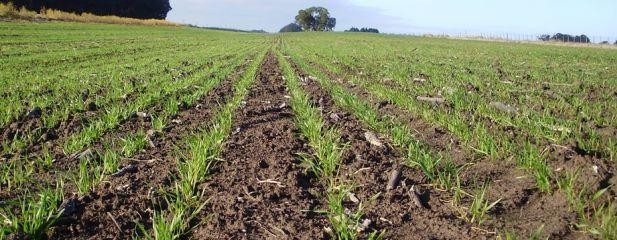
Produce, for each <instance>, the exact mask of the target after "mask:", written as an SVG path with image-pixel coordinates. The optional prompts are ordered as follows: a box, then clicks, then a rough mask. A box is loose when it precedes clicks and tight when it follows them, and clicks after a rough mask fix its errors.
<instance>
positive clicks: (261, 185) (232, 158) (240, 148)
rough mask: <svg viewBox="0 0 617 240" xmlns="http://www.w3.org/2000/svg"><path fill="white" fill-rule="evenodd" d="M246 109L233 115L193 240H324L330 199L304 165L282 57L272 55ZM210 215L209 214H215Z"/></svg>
mask: <svg viewBox="0 0 617 240" xmlns="http://www.w3.org/2000/svg"><path fill="white" fill-rule="evenodd" d="M246 99H247V100H246V104H245V105H244V106H243V107H242V108H241V110H240V111H239V112H237V113H236V115H235V116H234V118H235V119H234V123H233V129H234V131H233V133H232V136H230V139H229V140H228V141H227V142H226V143H225V150H224V152H223V154H222V159H223V162H221V163H220V164H218V165H217V166H216V167H215V169H214V170H213V173H212V175H213V177H212V179H211V180H210V181H208V182H207V183H205V184H204V186H203V187H204V188H205V189H206V196H211V199H210V201H209V203H208V205H206V208H205V210H204V211H203V212H204V215H203V216H202V217H201V219H202V221H203V224H202V225H201V226H200V227H199V228H197V229H195V230H194V231H193V232H192V237H191V238H193V239H268V238H270V239H271V238H275V239H282V238H301V239H320V238H324V237H325V235H324V234H325V233H324V231H323V227H325V226H326V225H325V224H326V220H325V218H324V216H321V215H318V214H316V213H315V212H314V211H315V210H319V209H320V208H322V206H323V202H322V201H321V199H319V197H318V196H319V194H322V193H323V192H324V190H323V188H321V187H320V186H319V185H318V184H317V181H316V178H315V177H313V176H310V175H308V174H307V173H306V172H305V168H304V167H303V166H301V165H300V160H299V157H298V156H297V155H296V154H297V153H300V152H307V150H308V149H307V148H308V147H307V146H306V142H305V141H302V140H301V139H299V138H298V135H299V132H298V129H297V128H296V126H295V125H294V121H293V120H294V119H293V112H292V110H291V108H290V107H289V99H288V98H287V97H286V88H285V86H284V80H283V79H282V73H281V71H280V70H279V68H278V64H277V60H276V56H275V55H274V54H273V53H269V54H268V56H267V57H266V60H265V61H264V63H263V64H262V66H261V70H260V72H259V74H258V76H257V79H256V83H255V85H254V87H253V88H252V89H251V91H250V92H249V94H248V95H247V98H246ZM210 214H211V215H210Z"/></svg>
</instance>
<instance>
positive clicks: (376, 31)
mask: <svg viewBox="0 0 617 240" xmlns="http://www.w3.org/2000/svg"><path fill="white" fill-rule="evenodd" d="M345 32H366V33H379V30H377V29H375V28H365V27H363V28H361V29H358V28H357V27H352V28H350V29H349V30H345Z"/></svg>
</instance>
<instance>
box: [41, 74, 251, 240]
mask: <svg viewBox="0 0 617 240" xmlns="http://www.w3.org/2000/svg"><path fill="white" fill-rule="evenodd" d="M241 69H243V68H241ZM242 72H243V70H239V71H237V72H236V73H235V74H233V75H232V76H230V77H228V78H226V79H225V80H224V81H222V83H221V84H220V85H218V86H217V87H215V88H214V89H213V90H211V91H210V92H208V93H207V95H206V96H204V97H202V98H201V99H199V100H198V101H197V102H195V103H194V105H192V106H187V107H184V108H182V109H180V111H179V113H178V114H177V115H176V116H175V119H174V120H175V121H173V122H171V123H170V124H169V125H168V126H167V127H166V128H165V129H164V130H163V132H160V133H156V134H154V135H153V137H152V139H151V140H152V142H153V143H154V144H155V147H154V148H148V149H145V150H144V151H142V152H140V153H138V154H136V155H135V156H133V157H132V158H130V159H124V160H123V161H122V162H121V166H122V167H128V166H133V169H134V170H133V171H130V172H127V173H125V174H122V175H120V176H111V177H110V178H109V179H108V180H107V181H106V182H104V183H102V184H100V185H99V186H98V187H97V188H96V190H95V191H93V193H91V194H90V195H88V196H86V197H83V198H75V197H72V198H69V200H67V202H72V203H74V204H75V209H74V211H71V213H70V214H65V215H66V216H64V217H63V218H62V219H60V221H59V223H58V224H56V226H55V227H53V228H52V230H51V231H50V236H51V237H50V238H53V239H128V238H131V237H132V236H133V235H134V234H136V233H137V232H138V229H137V225H136V224H135V223H136V222H139V223H141V224H143V225H144V227H145V229H150V227H151V225H152V224H151V217H152V213H153V210H152V204H153V200H154V197H153V196H154V191H155V190H156V189H160V188H166V187H168V185H169V184H170V182H171V181H172V179H170V178H171V176H172V174H173V172H174V171H175V169H176V168H175V166H176V161H177V156H178V152H177V151H178V149H179V148H181V147H182V146H181V145H182V139H184V137H186V136H188V135H190V134H192V133H193V131H195V130H198V129H200V128H204V127H206V125H207V123H208V122H209V119H210V118H211V117H212V116H213V114H214V113H215V112H216V109H218V107H219V105H221V104H223V103H224V102H226V100H227V98H228V97H230V96H231V94H232V93H233V88H232V86H233V83H234V82H235V81H236V80H237V78H238V77H239V75H240V74H241V73H242ZM127 123H128V124H123V126H121V127H120V129H122V131H131V132H135V131H136V130H137V129H143V130H144V131H147V130H148V129H150V125H149V124H148V123H146V122H144V121H143V120H140V119H139V118H131V119H130V120H129V121H127Z"/></svg>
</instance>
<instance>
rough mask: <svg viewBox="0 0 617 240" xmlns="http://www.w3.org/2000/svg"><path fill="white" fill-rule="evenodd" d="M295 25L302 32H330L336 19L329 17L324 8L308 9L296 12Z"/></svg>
mask: <svg viewBox="0 0 617 240" xmlns="http://www.w3.org/2000/svg"><path fill="white" fill-rule="evenodd" d="M296 23H297V24H298V25H300V27H302V29H304V31H332V29H334V27H335V26H336V18H332V17H330V12H329V11H328V9H326V8H324V7H310V8H307V9H302V10H300V11H298V15H297V16H296Z"/></svg>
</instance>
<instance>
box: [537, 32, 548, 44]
mask: <svg viewBox="0 0 617 240" xmlns="http://www.w3.org/2000/svg"><path fill="white" fill-rule="evenodd" d="M538 40H541V41H544V42H546V41H549V40H551V35H550V34H542V35H540V36H538Z"/></svg>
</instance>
